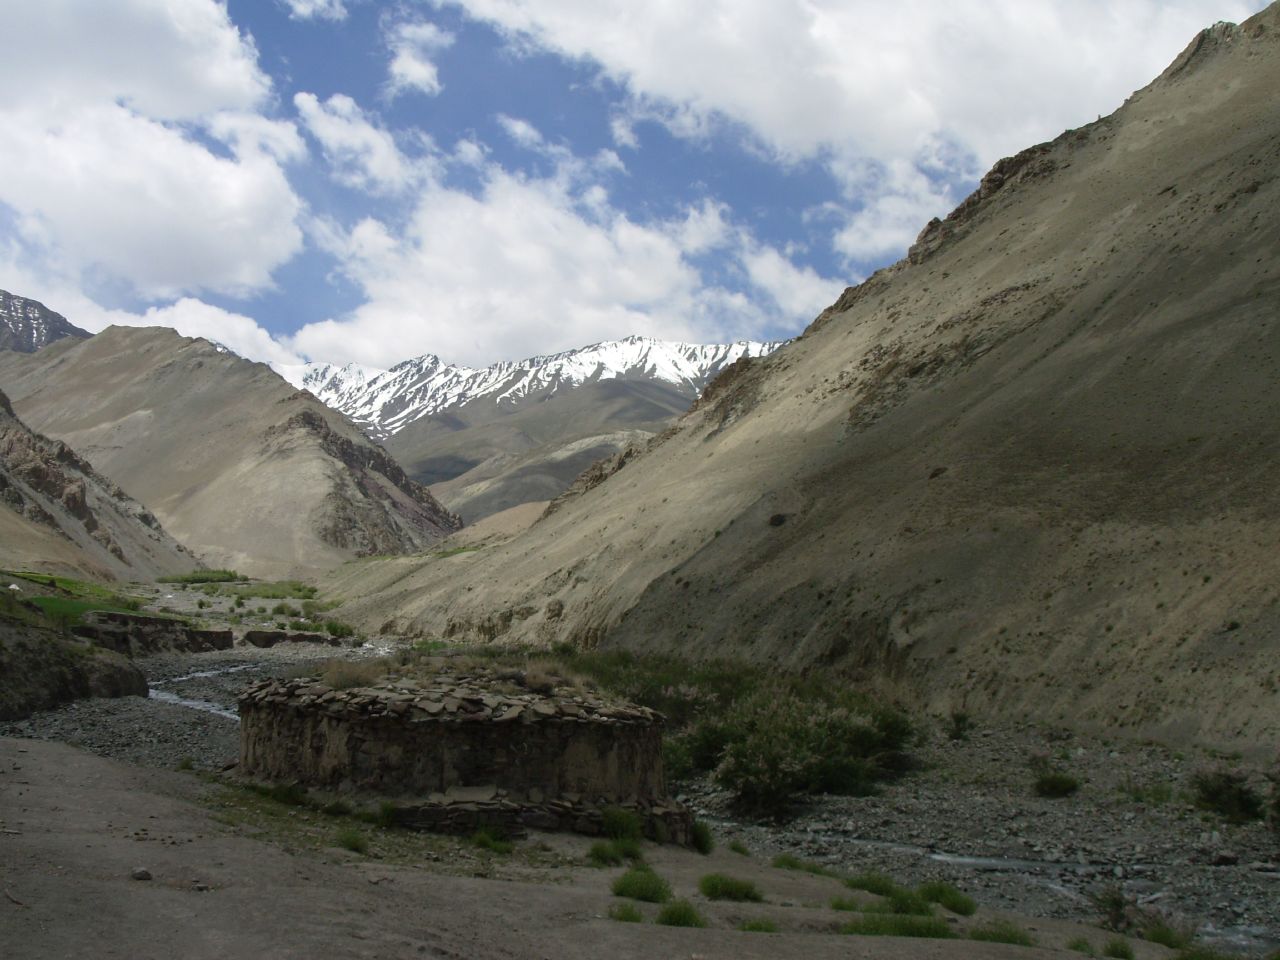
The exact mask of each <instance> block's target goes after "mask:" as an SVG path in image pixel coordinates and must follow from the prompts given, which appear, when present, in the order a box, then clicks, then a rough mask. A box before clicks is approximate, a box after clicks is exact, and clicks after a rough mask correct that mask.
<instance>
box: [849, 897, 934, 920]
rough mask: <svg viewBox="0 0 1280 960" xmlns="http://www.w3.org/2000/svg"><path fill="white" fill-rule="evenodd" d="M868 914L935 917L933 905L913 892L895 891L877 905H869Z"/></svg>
mask: <svg viewBox="0 0 1280 960" xmlns="http://www.w3.org/2000/svg"><path fill="white" fill-rule="evenodd" d="M865 909H866V912H867V913H904V914H905V913H909V914H914V915H915V916H918V917H931V916H933V905H932V904H931V903H929V901H928V900H926V899H925V898H924V897H922V896H920V895H919V894H918V893H916V892H915V891H913V890H894V891H893V892H892V893H890V894H888V895H886V896H884V897H882V898H881V899H880V900H879V901H877V902H876V903H872V904H868V905H867V907H866V908H865Z"/></svg>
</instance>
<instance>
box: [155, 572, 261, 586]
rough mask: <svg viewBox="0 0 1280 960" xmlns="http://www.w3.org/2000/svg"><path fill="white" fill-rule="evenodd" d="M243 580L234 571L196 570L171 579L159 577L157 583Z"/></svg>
mask: <svg viewBox="0 0 1280 960" xmlns="http://www.w3.org/2000/svg"><path fill="white" fill-rule="evenodd" d="M243 579H244V577H242V576H240V574H238V573H236V572H235V571H234V570H195V571H192V572H191V573H180V574H177V575H175V576H171V577H157V578H156V583H227V582H229V581H232V580H243Z"/></svg>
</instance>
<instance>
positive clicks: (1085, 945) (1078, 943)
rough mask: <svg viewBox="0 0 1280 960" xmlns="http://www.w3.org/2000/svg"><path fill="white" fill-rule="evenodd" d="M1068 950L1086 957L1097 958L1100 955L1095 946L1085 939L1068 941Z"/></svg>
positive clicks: (1079, 938) (1078, 938)
mask: <svg viewBox="0 0 1280 960" xmlns="http://www.w3.org/2000/svg"><path fill="white" fill-rule="evenodd" d="M1067 949H1068V950H1074V951H1075V952H1076V953H1083V954H1084V955H1085V956H1086V957H1096V956H1097V955H1098V954H1097V952H1096V951H1095V950H1094V949H1093V944H1091V943H1090V942H1089V941H1088V940H1086V939H1085V938H1084V937H1076V938H1075V939H1074V940H1068V941H1067Z"/></svg>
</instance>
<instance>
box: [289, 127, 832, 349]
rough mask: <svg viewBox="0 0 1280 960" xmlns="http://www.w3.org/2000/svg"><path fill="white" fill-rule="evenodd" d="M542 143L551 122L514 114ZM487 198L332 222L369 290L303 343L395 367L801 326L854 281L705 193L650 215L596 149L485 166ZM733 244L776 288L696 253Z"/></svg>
mask: <svg viewBox="0 0 1280 960" xmlns="http://www.w3.org/2000/svg"><path fill="white" fill-rule="evenodd" d="M506 126H507V128H508V129H509V130H510V131H512V132H513V133H514V134H515V136H516V137H517V139H519V140H521V141H522V142H526V143H528V144H530V145H531V146H532V147H535V148H537V149H539V150H544V151H565V152H566V153H567V148H563V147H559V146H555V147H551V146H548V145H547V144H546V142H545V140H544V139H543V138H542V137H541V136H540V135H538V134H537V131H536V130H535V129H534V128H533V127H531V126H529V125H528V124H526V123H524V122H522V121H520V122H514V121H510V118H508V122H507V123H506ZM482 173H483V175H484V178H485V181H484V186H483V189H482V190H481V191H480V192H479V194H478V195H474V196H473V195H471V194H468V193H465V192H462V191H459V190H452V189H447V188H445V187H443V186H442V185H440V184H439V183H438V182H435V181H431V182H428V183H426V184H425V185H424V186H423V187H422V188H421V192H420V193H419V195H418V198H417V203H416V206H415V208H414V210H413V211H412V213H411V216H410V217H409V219H408V222H407V224H406V225H405V226H404V227H403V229H402V230H400V229H398V228H393V227H390V226H388V225H387V224H385V223H383V222H381V221H378V220H374V219H371V218H369V219H365V220H362V221H361V222H359V223H358V224H356V225H355V226H354V227H353V228H351V229H350V230H345V231H344V230H342V229H341V228H340V227H337V226H336V225H334V224H332V223H326V224H322V225H320V229H318V230H317V233H316V235H315V239H316V242H317V243H318V244H320V245H321V246H322V247H323V248H325V249H327V250H328V251H329V252H331V253H332V254H333V255H334V256H335V257H336V258H337V259H338V260H339V262H340V263H341V264H342V269H343V270H344V271H345V273H346V274H347V275H348V276H349V277H350V279H352V280H353V281H354V282H355V283H356V284H358V285H359V286H360V287H361V288H362V290H363V292H364V295H365V303H364V304H363V305H362V306H361V307H360V308H358V309H357V310H356V311H354V313H353V314H352V315H351V316H348V317H343V318H333V319H329V320H326V321H323V322H320V323H313V324H309V325H307V326H306V327H304V328H303V329H302V330H300V331H299V332H298V333H297V334H296V335H295V336H294V337H293V338H292V339H291V341H290V345H291V346H292V347H293V348H294V349H295V350H297V351H298V352H300V353H304V354H307V355H308V356H311V357H315V358H321V359H331V360H354V361H356V362H359V363H365V364H369V365H372V366H384V367H385V366H389V365H390V364H392V363H395V362H396V361H399V360H402V359H404V358H405V357H406V356H411V355H413V354H417V353H428V352H430V353H437V354H439V355H441V356H443V357H446V358H447V359H449V360H452V361H455V362H463V363H473V364H487V363H491V362H493V361H494V360H495V359H499V358H508V359H513V358H519V357H525V356H531V355H533V354H536V353H544V352H547V351H551V350H558V349H566V348H570V347H575V346H581V345H582V344H584V343H591V342H595V341H599V340H605V339H611V338H617V337H621V336H625V335H627V334H632V333H640V334H645V335H649V336H654V337H659V338H663V339H676V340H692V341H702V342H708V341H718V340H726V339H736V338H740V337H750V336H759V335H760V334H761V332H762V331H763V329H764V328H765V327H766V326H768V325H782V326H784V327H790V328H792V329H797V330H798V329H799V328H800V327H801V326H802V325H803V324H804V323H807V322H808V321H809V320H810V319H812V317H813V315H814V314H816V313H817V312H818V310H820V309H821V308H822V307H823V306H825V305H826V304H827V303H829V302H830V301H831V300H832V299H834V297H835V295H836V294H837V293H838V292H839V290H840V289H841V288H842V286H843V284H841V283H838V282H835V281H825V280H823V279H822V278H820V277H818V276H817V275H816V274H815V273H814V272H813V271H811V270H804V269H799V268H796V267H795V266H794V265H793V264H792V263H791V262H790V261H789V260H787V259H786V258H785V257H783V256H782V254H780V253H779V252H777V251H774V250H771V249H769V248H767V247H763V246H762V245H760V244H758V243H757V242H756V241H755V240H754V239H753V238H752V237H751V236H750V234H749V233H748V232H747V231H746V230H745V229H743V228H740V227H736V226H734V225H732V224H730V223H729V221H728V219H727V217H728V210H727V208H725V207H724V206H722V205H719V204H716V203H713V202H711V201H706V202H704V203H702V204H700V205H698V206H696V207H693V208H690V209H688V210H685V211H683V212H682V214H681V215H680V216H678V217H673V218H671V219H670V220H668V221H660V222H656V223H648V224H644V223H639V222H636V221H635V220H633V219H632V218H630V217H628V216H627V215H625V214H624V213H622V212H621V211H619V210H618V209H616V208H615V207H614V206H612V205H611V203H610V201H609V197H608V192H607V190H605V188H604V187H603V185H602V184H601V183H599V182H598V177H599V176H603V175H607V173H608V166H607V164H605V163H603V162H601V161H600V160H599V159H598V158H597V159H596V160H593V161H590V162H588V161H583V160H581V159H579V158H575V157H572V156H565V157H563V158H562V160H561V162H560V164H559V166H558V168H557V170H556V171H555V172H553V173H552V174H551V175H549V176H547V177H545V178H542V179H535V178H530V177H523V176H517V175H514V174H511V173H509V172H507V171H505V170H503V169H501V168H500V167H498V166H497V165H496V164H493V163H487V162H486V163H485V164H484V166H483V167H482ZM713 249H721V250H722V251H724V253H725V255H726V256H727V257H729V259H730V262H731V263H733V264H735V265H736V269H737V270H739V271H740V272H741V274H742V275H743V276H746V277H747V278H748V280H749V282H750V283H751V284H752V285H753V286H754V287H755V288H756V289H758V290H760V291H763V292H764V293H767V294H768V298H763V297H762V298H757V299H756V302H749V301H748V300H747V298H746V297H745V296H743V295H742V294H741V293H739V292H735V291H730V290H726V289H724V288H723V287H721V286H719V285H717V284H716V283H715V282H714V281H712V280H709V279H708V278H707V277H706V276H704V275H703V273H702V272H701V270H700V268H699V267H698V266H697V265H696V264H695V262H694V258H696V257H697V256H699V255H701V254H704V253H707V252H708V251H711V250H713Z"/></svg>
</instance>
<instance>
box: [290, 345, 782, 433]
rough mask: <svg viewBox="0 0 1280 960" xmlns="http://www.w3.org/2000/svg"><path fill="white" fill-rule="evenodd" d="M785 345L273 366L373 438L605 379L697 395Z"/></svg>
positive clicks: (590, 349) (605, 348) (599, 348)
mask: <svg viewBox="0 0 1280 960" xmlns="http://www.w3.org/2000/svg"><path fill="white" fill-rule="evenodd" d="M783 343H785V341H773V342H758V341H750V340H740V341H738V342H736V343H712V344H698V343H679V342H670V341H664V340H654V339H652V338H650V337H639V336H631V337H626V338H625V339H622V340H607V341H604V342H602V343H593V344H591V345H590V346H586V347H581V348H579V349H576V350H566V351H564V352H561V353H554V354H548V355H544V356H536V357H529V358H528V359H525V360H514V361H503V362H500V363H495V364H493V365H492V366H489V367H485V368H484V369H480V370H477V369H474V368H472V367H464V366H458V365H454V364H450V363H446V362H444V361H442V360H441V359H440V358H439V357H438V356H435V355H434V354H425V355H423V356H421V357H414V358H413V359H410V360H405V361H403V362H401V363H397V364H396V365H395V366H393V367H392V368H391V369H390V370H379V369H376V368H373V367H363V366H360V365H359V364H353V363H352V364H347V365H346V366H342V367H338V366H335V365H333V364H327V363H307V364H300V365H285V364H277V365H275V370H276V372H277V373H279V374H280V375H281V376H282V377H284V378H285V379H286V380H288V381H289V382H290V383H291V384H293V385H294V386H295V387H297V388H299V389H307V390H310V391H311V392H312V393H313V394H315V396H316V397H317V398H319V399H320V400H321V401H322V402H324V403H325V404H327V405H329V406H330V407H333V408H334V409H336V410H339V411H341V412H342V413H345V414H346V415H347V416H348V417H350V418H351V419H352V420H353V421H355V422H356V423H358V424H359V425H360V426H362V427H363V428H364V429H365V430H366V431H367V432H369V434H370V435H372V436H374V437H377V438H383V437H387V436H390V435H391V434H393V433H396V432H398V431H400V430H402V429H404V428H405V427H406V426H408V425H409V424H411V423H413V422H414V421H415V420H420V419H421V418H423V417H426V416H430V415H431V414H435V413H442V412H444V411H446V410H450V409H455V408H457V407H460V406H462V405H464V404H467V403H472V402H474V401H476V400H480V399H485V400H486V401H487V402H492V403H497V404H511V405H514V404H516V403H519V402H520V401H521V400H523V399H524V398H526V397H528V396H531V395H533V394H536V393H542V394H545V395H548V396H549V395H551V394H554V393H555V392H556V391H558V390H562V389H573V388H574V387H578V386H581V385H582V384H584V383H592V382H595V381H600V380H612V379H636V380H657V381H664V382H666V383H671V384H675V385H676V386H678V387H681V388H683V389H685V390H688V391H689V394H690V398H691V399H692V398H693V397H694V396H696V395H697V394H698V393H700V392H701V391H702V388H703V387H705V386H706V385H707V384H708V383H709V382H710V381H711V380H712V379H714V377H715V376H716V374H718V373H719V372H720V371H721V370H723V369H724V368H725V367H727V366H728V365H729V364H731V363H733V362H734V361H736V360H738V359H739V358H740V357H760V356H764V355H765V354H768V353H772V352H773V351H774V350H776V349H777V348H778V347H780V346H782V344H783Z"/></svg>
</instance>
